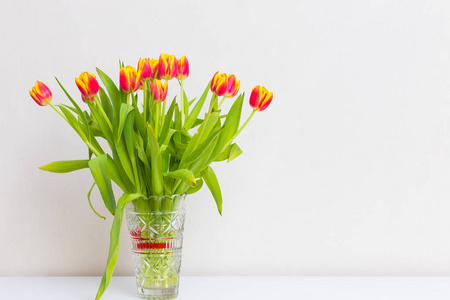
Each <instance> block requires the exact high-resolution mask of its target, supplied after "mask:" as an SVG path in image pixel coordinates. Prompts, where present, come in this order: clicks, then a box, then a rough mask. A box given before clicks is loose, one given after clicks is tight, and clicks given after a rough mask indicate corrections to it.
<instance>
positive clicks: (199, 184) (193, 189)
mask: <svg viewBox="0 0 450 300" xmlns="http://www.w3.org/2000/svg"><path fill="white" fill-rule="evenodd" d="M202 186H203V179H201V178H200V179H197V185H196V186H191V187H190V188H188V190H187V191H186V193H187V194H188V195H190V194H193V193H197V192H198V191H200V189H201V188H202Z"/></svg>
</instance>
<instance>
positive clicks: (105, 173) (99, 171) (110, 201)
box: [89, 154, 116, 215]
mask: <svg viewBox="0 0 450 300" xmlns="http://www.w3.org/2000/svg"><path fill="white" fill-rule="evenodd" d="M107 159H108V155H107V154H102V155H100V156H97V157H96V158H94V159H91V160H90V161H89V169H91V173H92V177H94V180H95V183H96V184H97V187H98V189H99V191H100V194H101V195H102V199H103V202H104V203H105V206H106V208H107V209H108V210H109V212H110V213H111V214H112V215H114V212H115V209H116V199H115V198H114V192H113V189H112V185H111V175H110V172H109V169H108V166H107Z"/></svg>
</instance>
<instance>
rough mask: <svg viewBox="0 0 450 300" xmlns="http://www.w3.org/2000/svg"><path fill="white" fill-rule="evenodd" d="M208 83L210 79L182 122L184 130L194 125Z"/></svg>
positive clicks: (206, 94) (205, 94)
mask: <svg viewBox="0 0 450 300" xmlns="http://www.w3.org/2000/svg"><path fill="white" fill-rule="evenodd" d="M210 85H211V81H210V82H209V83H208V85H207V86H206V88H205V91H204V92H203V94H202V96H201V97H200V99H198V102H197V104H195V106H194V108H193V109H192V111H191V113H190V114H189V116H188V117H187V119H186V122H185V123H184V128H186V130H189V129H191V127H192V125H194V123H195V121H196V120H197V117H198V115H199V114H200V111H201V110H202V107H203V105H204V104H205V100H206V96H208V92H209V87H210Z"/></svg>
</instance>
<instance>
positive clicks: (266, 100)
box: [250, 85, 273, 111]
mask: <svg viewBox="0 0 450 300" xmlns="http://www.w3.org/2000/svg"><path fill="white" fill-rule="evenodd" d="M272 98H273V93H272V92H269V91H268V90H267V89H266V88H265V87H263V86H259V85H257V86H255V87H254V88H253V90H252V93H251V95H250V106H251V107H252V108H253V110H255V111H263V110H265V109H266V108H267V106H269V104H270V102H272Z"/></svg>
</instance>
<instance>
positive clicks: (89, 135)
mask: <svg viewBox="0 0 450 300" xmlns="http://www.w3.org/2000/svg"><path fill="white" fill-rule="evenodd" d="M55 79H56V81H57V82H58V84H59V86H60V87H61V89H62V90H63V91H64V94H66V96H67V98H69V100H70V102H71V103H72V104H73V106H74V107H75V109H76V110H77V112H78V115H79V116H80V118H81V119H82V121H83V124H84V126H85V131H86V133H87V138H88V140H90V139H91V133H90V131H89V123H88V122H87V120H86V117H85V116H84V114H83V111H82V110H81V108H80V107H79V106H78V104H77V103H76V102H75V101H74V100H73V99H72V97H71V96H70V95H69V93H68V92H67V91H66V89H65V88H64V87H63V85H62V84H61V82H59V80H58V78H56V77H55Z"/></svg>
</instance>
